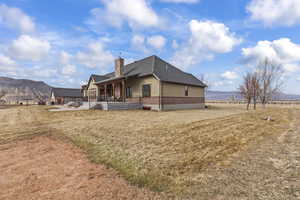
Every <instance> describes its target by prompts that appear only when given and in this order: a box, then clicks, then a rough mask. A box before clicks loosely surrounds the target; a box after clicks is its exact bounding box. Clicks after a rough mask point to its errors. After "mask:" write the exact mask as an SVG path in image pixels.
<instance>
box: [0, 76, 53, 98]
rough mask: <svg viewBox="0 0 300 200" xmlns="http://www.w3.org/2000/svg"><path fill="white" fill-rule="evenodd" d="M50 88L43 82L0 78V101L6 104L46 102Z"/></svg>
mask: <svg viewBox="0 0 300 200" xmlns="http://www.w3.org/2000/svg"><path fill="white" fill-rule="evenodd" d="M51 88H52V87H51V86H49V85H48V84H46V83H44V82H43V81H33V80H28V79H13V78H8V77H0V95H1V93H2V94H4V96H3V97H2V98H1V100H2V101H3V100H4V101H6V102H16V101H22V100H25V99H30V100H34V101H37V102H38V101H46V100H47V99H48V98H49V97H50V91H51ZM0 97H1V96H0Z"/></svg>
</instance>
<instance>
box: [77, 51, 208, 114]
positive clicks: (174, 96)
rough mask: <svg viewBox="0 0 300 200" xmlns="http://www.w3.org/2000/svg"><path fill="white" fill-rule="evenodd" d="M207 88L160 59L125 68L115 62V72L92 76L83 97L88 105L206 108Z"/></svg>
mask: <svg viewBox="0 0 300 200" xmlns="http://www.w3.org/2000/svg"><path fill="white" fill-rule="evenodd" d="M205 87H206V85H205V84H204V83H203V82H201V81H200V80H199V79H197V78H196V77H195V76H193V75H192V74H189V73H186V72H183V71H182V70H180V69H178V68H176V67H175V66H173V65H171V64H169V63H167V62H166V61H164V60H162V59H161V58H159V57H157V56H150V57H147V58H144V59H142V60H139V61H135V62H133V63H131V64H128V65H124V59H123V58H118V59H116V60H115V71H114V72H112V73H109V74H105V75H95V74H93V75H91V76H90V79H89V81H88V84H87V85H86V86H84V87H83V88H84V90H85V91H83V94H84V95H85V96H84V97H86V98H87V99H88V101H89V102H124V103H128V104H129V103H137V104H140V105H141V106H142V107H143V108H144V109H151V110H175V109H176V110H177V109H198V108H204V104H205V96H204V90H205Z"/></svg>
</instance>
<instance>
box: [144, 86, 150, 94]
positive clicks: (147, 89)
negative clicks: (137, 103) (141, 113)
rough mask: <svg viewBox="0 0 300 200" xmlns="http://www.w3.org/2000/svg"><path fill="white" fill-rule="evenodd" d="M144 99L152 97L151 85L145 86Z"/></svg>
mask: <svg viewBox="0 0 300 200" xmlns="http://www.w3.org/2000/svg"><path fill="white" fill-rule="evenodd" d="M143 97H151V85H143Z"/></svg>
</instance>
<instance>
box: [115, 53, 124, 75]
mask: <svg viewBox="0 0 300 200" xmlns="http://www.w3.org/2000/svg"><path fill="white" fill-rule="evenodd" d="M123 70H124V59H123V58H121V57H119V58H118V59H116V60H115V76H116V77H119V76H122V75H123Z"/></svg>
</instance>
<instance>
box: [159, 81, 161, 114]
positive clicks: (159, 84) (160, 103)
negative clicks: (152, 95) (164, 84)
mask: <svg viewBox="0 0 300 200" xmlns="http://www.w3.org/2000/svg"><path fill="white" fill-rule="evenodd" d="M159 111H161V81H160V80H159Z"/></svg>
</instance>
